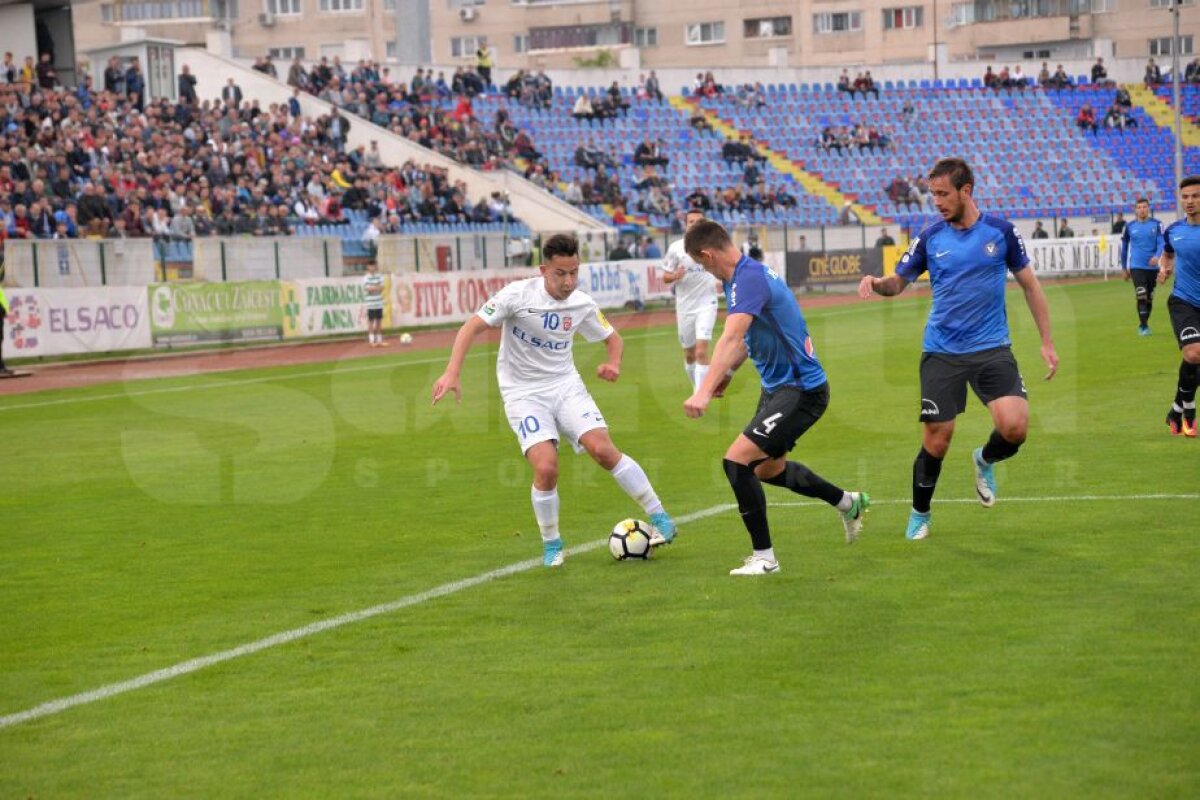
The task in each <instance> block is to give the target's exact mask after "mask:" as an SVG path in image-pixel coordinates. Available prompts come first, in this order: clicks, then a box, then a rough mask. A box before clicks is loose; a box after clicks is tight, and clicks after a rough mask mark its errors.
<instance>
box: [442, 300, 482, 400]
mask: <svg viewBox="0 0 1200 800" xmlns="http://www.w3.org/2000/svg"><path fill="white" fill-rule="evenodd" d="M487 328H488V324H487V323H486V322H484V321H483V320H481V319H480V318H479V317H471V318H470V319H469V320H467V321H466V322H464V323H463V326H462V327H461V328H459V329H458V335H457V336H455V337H454V348H453V349H452V350H451V351H450V361H449V363H447V364H446V371H445V372H443V373H442V377H440V378H438V379H437V380H436V381H434V384H433V405H435V406H436V405H437V403H438V401H439V400H441V399H442V398H443V397H445V396H446V393H447V392H454V399H455V400H456V401H457V402H459V403H461V402H462V385H461V384H460V383H459V375H461V374H462V365H463V362H464V361H466V359H467V351H468V350H470V349H471V343H472V342H474V341H475V337H476V336H478V335H479V334H481V333H483V332H484V331H485V330H487Z"/></svg>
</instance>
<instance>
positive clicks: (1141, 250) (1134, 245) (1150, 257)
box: [1121, 197, 1163, 336]
mask: <svg viewBox="0 0 1200 800" xmlns="http://www.w3.org/2000/svg"><path fill="white" fill-rule="evenodd" d="M1133 217H1134V218H1133V220H1132V221H1131V222H1129V223H1128V224H1127V225H1126V226H1125V230H1124V231H1123V232H1122V233H1121V269H1122V270H1123V272H1124V277H1125V280H1127V281H1128V280H1132V281H1133V291H1134V294H1135V295H1136V296H1137V314H1138V335H1139V336H1149V335H1150V311H1151V309H1152V308H1153V305H1154V282H1155V280H1156V279H1157V278H1158V259H1159V256H1161V255H1162V249H1163V228H1162V223H1160V222H1159V221H1158V220H1156V219H1155V218H1154V217H1152V216H1150V201H1149V200H1147V199H1146V198H1144V197H1139V198H1138V201H1137V202H1136V203H1134V205H1133Z"/></svg>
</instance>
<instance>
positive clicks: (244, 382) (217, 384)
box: [0, 329, 675, 412]
mask: <svg viewBox="0 0 1200 800" xmlns="http://www.w3.org/2000/svg"><path fill="white" fill-rule="evenodd" d="M667 334H671V335H675V331H674V330H673V329H672V330H663V331H649V332H646V333H631V334H629V335H628V336H625V337H624V338H625V339H626V340H629V339H648V338H651V337H653V336H666V335H667ZM492 352H493V351H492V350H491V349H487V350H476V351H475V352H473V353H467V358H471V357H472V356H484V355H491V354H492ZM445 362H446V357H445V356H438V357H437V358H422V359H417V360H415V361H388V362H386V363H383V364H367V365H365V366H361V367H343V368H341V369H338V370H336V374H338V375H344V374H346V373H348V372H373V371H375V370H380V369H393V368H395V367H417V366H427V365H429V364H444V363H445ZM266 369H272V367H267V368H266ZM333 374H335V372H334V371H330V370H325V369H322V370H315V371H310V372H292V373H290V374H287V375H265V376H262V377H258V378H241V379H238V380H232V381H213V382H211V383H195V384H192V383H189V384H186V385H184V386H166V387H163V388H161V389H146V390H144V391H140V392H122V393H121V394H96V395H90V396H87V397H62V398H59V399H58V400H40V401H38V402H36V403H14V404H12V405H0V412H4V411H16V410H18V409H22V408H44V407H46V406H65V405H74V404H75V403H90V402H93V401H95V400H121V399H123V398H126V397H141V396H143V395H148V394H170V393H173V392H192V391H199V390H201V389H226V388H229V387H231V386H252V385H254V384H256V383H272V382H274V381H290V380H292V379H294V378H319V377H321V376H322V375H333ZM192 377H196V376H193V375H174V376H171V377H170V378H160V379H158V380H170V379H171V378H192ZM200 377H203V376H202V375H201V376H200ZM150 380H154V379H150ZM113 382H114V383H116V382H117V381H113Z"/></svg>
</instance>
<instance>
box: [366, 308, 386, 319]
mask: <svg viewBox="0 0 1200 800" xmlns="http://www.w3.org/2000/svg"><path fill="white" fill-rule="evenodd" d="M382 319H383V309H382V308H368V309H367V321H368V322H374V321H375V320H382Z"/></svg>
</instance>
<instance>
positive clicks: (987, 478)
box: [971, 447, 996, 508]
mask: <svg viewBox="0 0 1200 800" xmlns="http://www.w3.org/2000/svg"><path fill="white" fill-rule="evenodd" d="M971 463H972V464H974V465H975V494H977V495H979V502H980V503H982V504H983V507H984V508H991V507H992V506H994V505H996V470H995V468H994V467H993V466H992V465H991V464H988V463H985V462H984V460H983V448H982V447H977V448H975V452H974V453H972V454H971Z"/></svg>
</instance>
